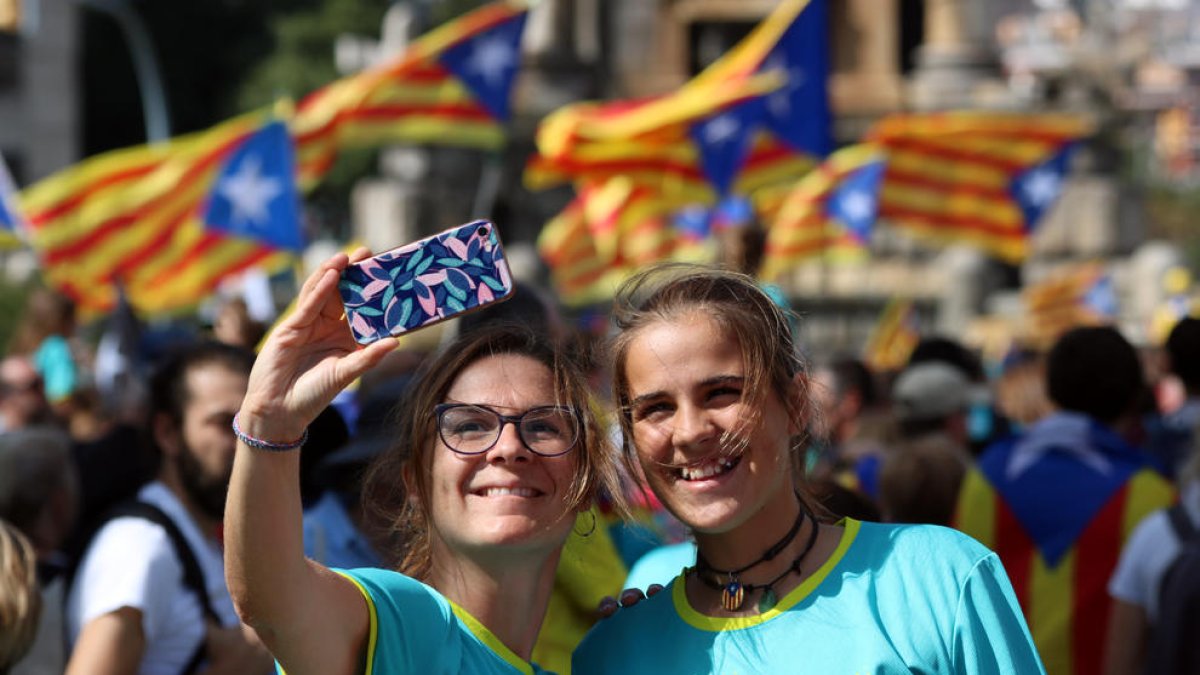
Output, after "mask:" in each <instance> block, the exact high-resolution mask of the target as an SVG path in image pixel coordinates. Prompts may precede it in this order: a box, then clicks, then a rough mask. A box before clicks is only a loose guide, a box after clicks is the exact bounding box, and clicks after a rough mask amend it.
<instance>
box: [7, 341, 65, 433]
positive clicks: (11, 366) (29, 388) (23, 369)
mask: <svg viewBox="0 0 1200 675" xmlns="http://www.w3.org/2000/svg"><path fill="white" fill-rule="evenodd" d="M54 421H55V418H54V412H53V411H52V410H51V409H50V403H49V401H47V400H46V394H45V391H44V389H43V385H42V376H41V375H39V374H38V371H37V369H36V368H34V366H33V361H32V360H31V359H30V358H29V357H27V356H6V357H4V359H3V360H0V432H5V431H13V430H16V429H24V428H26V427H31V426H37V425H43V424H50V423H52V422H54Z"/></svg>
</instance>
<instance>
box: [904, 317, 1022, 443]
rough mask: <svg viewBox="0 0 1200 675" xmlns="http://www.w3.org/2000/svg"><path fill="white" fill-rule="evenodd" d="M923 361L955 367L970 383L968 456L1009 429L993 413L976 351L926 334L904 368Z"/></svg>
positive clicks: (984, 375) (952, 340) (967, 424)
mask: <svg viewBox="0 0 1200 675" xmlns="http://www.w3.org/2000/svg"><path fill="white" fill-rule="evenodd" d="M923 363H944V364H946V365H949V366H952V367H954V368H957V369H958V371H959V373H961V374H962V375H963V377H965V378H967V381H968V382H969V383H970V389H969V392H970V396H969V398H968V403H967V416H966V435H967V442H968V445H969V448H970V450H971V455H972V456H978V455H979V453H980V452H982V451H983V449H984V448H986V447H987V446H988V445H991V444H992V443H993V442H995V441H997V440H999V439H1001V438H1003V437H1005V436H1007V435H1008V434H1009V433H1010V431H1009V428H1008V424H1007V422H1006V420H1004V419H1003V418H1002V417H1000V416H998V415H997V414H996V410H995V408H994V407H993V404H992V401H991V400H990V398H989V397H988V396H987V391H988V378H987V372H986V371H985V370H984V368H983V362H982V361H981V360H980V358H979V356H978V354H976V353H975V352H974V351H972V350H971V349H968V348H967V347H966V346H965V345H963V344H962V343H960V342H958V341H957V340H954V339H951V338H948V337H945V336H930V337H925V338H922V339H921V341H920V342H919V343H917V346H916V348H914V349H913V353H912V355H911V356H910V357H909V359H908V365H907V366H906V369H907V368H911V367H913V366H915V365H917V364H923Z"/></svg>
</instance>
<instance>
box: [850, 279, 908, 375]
mask: <svg viewBox="0 0 1200 675" xmlns="http://www.w3.org/2000/svg"><path fill="white" fill-rule="evenodd" d="M920 341H921V328H920V325H919V324H918V319H917V311H916V307H915V305H914V304H913V301H912V300H911V299H909V298H899V297H897V298H892V299H891V300H889V301H888V303H887V305H885V306H884V308H883V311H882V312H881V313H880V315H879V319H878V321H876V323H875V327H874V328H873V329H872V331H871V335H870V337H869V338H868V339H867V344H866V346H865V347H864V349H863V361H864V362H865V363H866V364H867V367H869V368H871V369H872V370H874V371H875V372H885V371H896V370H900V369H902V368H903V367H904V366H905V365H906V364H907V363H908V359H909V357H910V356H912V353H913V350H914V349H916V347H917V343H918V342H920Z"/></svg>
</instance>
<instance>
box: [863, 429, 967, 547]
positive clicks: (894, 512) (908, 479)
mask: <svg viewBox="0 0 1200 675" xmlns="http://www.w3.org/2000/svg"><path fill="white" fill-rule="evenodd" d="M969 464H970V456H969V455H968V454H967V451H966V449H965V448H963V447H961V446H959V445H958V444H956V443H955V442H954V441H952V440H950V438H948V437H947V436H945V435H943V434H933V435H929V436H925V437H923V438H920V439H918V440H914V441H910V442H908V443H906V444H903V445H901V446H899V447H897V448H895V449H894V450H892V451H891V452H890V453H889V454H888V456H887V457H886V458H885V459H884V460H883V465H882V466H881V467H880V469H879V504H880V508H881V510H882V511H883V516H884V518H886V519H887V520H888V521H890V522H894V523H926V524H931V525H949V524H950V521H951V520H952V519H953V517H954V508H955V505H956V504H957V501H958V490H959V487H960V486H961V485H962V480H963V476H965V475H966V473H967V466H968V465H969Z"/></svg>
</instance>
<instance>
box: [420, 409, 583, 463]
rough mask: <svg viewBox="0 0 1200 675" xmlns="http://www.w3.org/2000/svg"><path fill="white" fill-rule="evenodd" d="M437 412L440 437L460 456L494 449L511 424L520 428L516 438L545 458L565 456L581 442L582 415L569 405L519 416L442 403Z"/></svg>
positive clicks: (535, 410)
mask: <svg viewBox="0 0 1200 675" xmlns="http://www.w3.org/2000/svg"><path fill="white" fill-rule="evenodd" d="M434 412H435V413H436V414H437V422H438V436H440V437H441V439H442V442H443V443H445V444H446V447H448V448H450V449H451V450H453V451H454V452H457V453H458V454H460V455H478V454H482V453H485V452H487V451H488V450H491V449H492V447H493V446H494V445H496V442H497V441H499V440H500V434H501V433H502V432H503V431H504V425H505V424H508V423H512V424H513V425H514V426H516V427H517V436H518V437H519V438H520V439H521V443H523V444H524V445H525V447H526V448H528V449H529V451H530V452H532V453H534V454H537V455H541V456H543V457H556V456H558V455H562V454H565V453H567V452H569V451H570V450H571V448H573V447H575V443H577V442H578V441H579V432H580V426H581V424H580V421H579V415H578V413H576V412H575V409H574V408H570V407H568V406H558V405H549V406H541V407H538V408H530V409H529V410H526V411H525V412H523V413H521V414H520V415H501V414H500V413H498V412H496V411H495V410H492V409H491V408H485V407H483V406H479V405H472V404H470V403H442V404H440V405H438V406H437V407H435V408H434Z"/></svg>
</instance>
